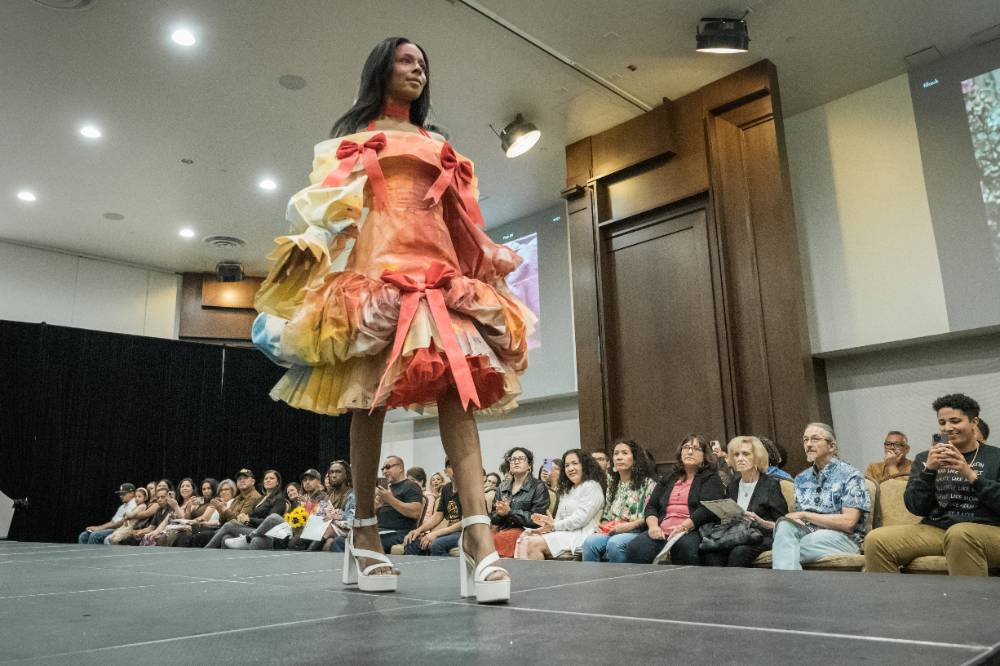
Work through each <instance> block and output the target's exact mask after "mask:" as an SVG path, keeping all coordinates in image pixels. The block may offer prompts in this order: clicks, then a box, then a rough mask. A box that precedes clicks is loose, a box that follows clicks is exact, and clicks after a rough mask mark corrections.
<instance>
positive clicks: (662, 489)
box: [625, 434, 726, 565]
mask: <svg viewBox="0 0 1000 666" xmlns="http://www.w3.org/2000/svg"><path fill="white" fill-rule="evenodd" d="M725 496H726V489H725V488H724V487H723V485H722V479H720V478H719V475H718V473H717V472H716V469H715V460H714V457H713V456H712V451H711V449H710V448H709V440H707V439H706V438H705V437H704V436H703V435H696V434H691V435H688V436H687V437H685V438H684V439H683V440H681V443H680V445H679V446H678V447H677V454H676V462H675V463H674V467H673V469H672V470H671V471H670V472H669V473H668V474H667V475H665V476H664V477H663V478H662V479H661V480H660V482H659V483H657V484H656V487H655V488H654V489H653V494H652V496H650V498H649V503H648V504H647V505H646V511H645V513H644V519H645V521H646V532H645V533H644V534H640V535H639V536H637V537H636V538H635V539H632V541H631V542H630V543H629V544H628V547H627V548H626V550H625V561H627V562H632V563H634V564H649V563H651V562H652V561H653V560H654V559H655V558H656V556H657V554H658V553H659V552H660V550H662V549H663V546H664V545H665V544H666V542H667V541H668V540H670V539H671V538H673V537H675V536H678V535H680V536H679V538H678V540H677V541H675V542H674V544H673V546H672V547H671V548H670V561H671V563H672V564H695V565H699V564H701V551H700V547H701V535H700V534H699V533H698V528H699V527H701V526H702V525H705V524H706V523H711V522H718V520H719V518H718V516H716V515H715V514H714V513H712V512H711V511H709V510H708V509H706V508H705V507H703V506H702V505H701V502H702V501H704V500H717V499H722V498H723V497H725Z"/></svg>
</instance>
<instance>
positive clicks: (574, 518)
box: [517, 449, 607, 560]
mask: <svg viewBox="0 0 1000 666" xmlns="http://www.w3.org/2000/svg"><path fill="white" fill-rule="evenodd" d="M606 483H607V475H606V474H605V473H604V470H603V469H602V468H601V466H600V465H598V464H597V461H596V460H594V459H593V458H592V457H591V455H590V454H589V453H587V452H586V451H583V450H582V449H570V450H569V451H567V452H566V453H564V454H563V458H562V474H561V475H560V477H559V510H558V511H557V512H556V516H555V518H552V517H550V516H547V515H544V514H537V513H536V514H533V515H532V516H531V520H533V521H534V522H535V523H536V524H537V525H539V527H538V529H533V530H526V531H525V532H524V535H523V536H522V537H521V543H520V547H519V548H518V549H517V551H518V553H519V554H520V555H521V556H522V557H523V558H524V559H528V560H544V559H545V558H547V557H558V556H559V555H562V554H563V553H574V554H575V553H579V552H580V547H581V546H582V545H583V542H584V540H585V539H586V538H587V537H588V536H590V535H591V534H593V533H594V530H595V529H597V525H598V523H599V522H600V519H601V512H602V511H603V510H604V486H605V484H606Z"/></svg>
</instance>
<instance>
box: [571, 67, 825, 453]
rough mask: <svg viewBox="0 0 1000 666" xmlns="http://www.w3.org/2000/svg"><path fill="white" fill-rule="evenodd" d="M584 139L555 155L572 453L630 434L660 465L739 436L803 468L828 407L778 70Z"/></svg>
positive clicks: (705, 91) (733, 81) (731, 79)
mask: <svg viewBox="0 0 1000 666" xmlns="http://www.w3.org/2000/svg"><path fill="white" fill-rule="evenodd" d="M589 139H590V141H589V143H588V142H587V140H586V139H585V140H583V141H580V142H577V143H575V144H573V145H572V146H569V147H567V174H568V176H567V186H568V187H573V188H576V189H573V190H567V192H566V193H565V195H566V197H567V210H568V211H569V215H568V217H569V220H570V248H571V249H570V251H571V263H572V271H573V303H574V321H575V324H576V340H577V371H578V377H579V396H580V421H581V438H582V440H583V445H584V446H585V448H588V449H598V448H604V445H605V443H606V440H607V437H608V436H610V435H629V436H638V435H639V433H641V437H642V438H646V439H647V440H652V441H655V442H657V443H655V444H652V446H653V447H654V448H656V450H657V451H660V448H659V447H660V446H661V444H660V443H659V442H661V441H663V440H667V441H669V440H670V439H671V438H675V437H677V436H678V433H681V434H682V433H684V432H687V431H690V430H694V429H704V430H707V431H709V434H711V435H712V436H715V437H719V438H720V439H722V438H729V437H732V436H735V435H736V434H745V433H749V434H758V435H767V436H770V437H773V438H775V439H776V440H777V441H778V442H779V443H781V444H783V445H784V446H785V448H787V449H788V451H789V454H790V465H789V467H790V468H791V469H792V470H793V471H795V470H797V469H800V468H801V467H802V466H804V461H803V460H802V451H801V447H800V446H798V440H799V438H800V437H801V433H802V427H803V426H804V425H805V423H806V422H808V421H810V420H815V419H817V418H821V419H828V418H829V402H828V398H827V394H826V383H825V378H824V376H823V366H822V364H821V363H815V362H814V361H813V359H812V357H811V354H810V350H809V337H808V330H807V328H806V326H807V323H806V316H805V305H804V303H805V300H804V293H803V286H802V274H801V267H800V266H799V253H798V241H797V238H796V230H795V225H794V220H793V217H792V206H791V193H790V192H791V189H790V187H789V179H788V172H787V159H786V156H785V151H784V144H783V141H782V129H781V104H780V96H779V92H778V83H777V75H776V72H775V70H774V66H773V65H772V64H771V63H769V62H767V61H761V62H758V63H756V64H755V65H752V66H751V67H748V68H746V69H744V70H741V71H739V72H736V73H734V74H732V75H730V76H727V77H725V78H723V79H720V80H719V81H716V82H714V83H712V84H710V85H708V86H706V87H704V88H702V89H700V90H698V91H695V92H693V93H691V94H689V95H686V96H685V97H683V98H681V99H679V100H675V101H673V102H666V103H665V104H664V105H663V106H661V107H657V108H656V109H654V110H653V111H650V112H649V113H647V114H644V115H643V116H640V117H638V118H635V119H633V120H630V121H628V122H627V123H623V124H622V125H619V126H618V127H615V128H611V129H609V130H607V131H605V132H601V133H600V134H597V135H594V136H593V137H589ZM588 154H589V157H590V160H591V162H590V164H589V165H588V164H586V163H585V162H586V159H587V157H588ZM588 173H589V174H590V175H589V181H588V186H587V187H586V188H582V187H581V186H582V185H583V182H582V181H583V179H584V176H585V175H586V174H588ZM679 202H684V203H679ZM698 210H700V211H701V212H700V213H699V212H698ZM681 220H683V222H681ZM672 225H673V226H672ZM685 225H686V226H685ZM625 239H630V240H625ZM640 239H641V240H640ZM633 241H634V242H633ZM598 258H600V260H598ZM651 347H652V348H655V349H656V350H657V351H656V352H651V351H650V348H651ZM685 390H686V391H688V392H689V393H690V392H695V393H697V394H698V395H699V396H700V398H701V402H700V403H698V404H695V402H693V401H692V402H691V403H690V404H689V403H688V402H687V400H689V395H686V394H685V393H684V391H685ZM678 406H679V407H678ZM671 410H672V411H671ZM623 430H628V431H629V432H622V431H623ZM675 430H676V432H675ZM674 443H675V442H674ZM647 444H650V442H647ZM670 445H672V444H669V445H668V447H669V446H670Z"/></svg>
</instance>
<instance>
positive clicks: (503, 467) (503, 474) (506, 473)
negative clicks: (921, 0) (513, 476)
mask: <svg viewBox="0 0 1000 666" xmlns="http://www.w3.org/2000/svg"><path fill="white" fill-rule="evenodd" d="M504 481H510V464H509V463H508V462H507V461H506V460H502V461H500V483H503V482H504ZM500 483H498V484H497V486H499V485H500Z"/></svg>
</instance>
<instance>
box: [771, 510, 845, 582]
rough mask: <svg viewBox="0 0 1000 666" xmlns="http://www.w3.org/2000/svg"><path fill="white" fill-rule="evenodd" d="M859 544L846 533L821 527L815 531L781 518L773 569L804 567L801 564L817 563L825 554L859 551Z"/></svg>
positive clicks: (774, 548) (773, 553)
mask: <svg viewBox="0 0 1000 666" xmlns="http://www.w3.org/2000/svg"><path fill="white" fill-rule="evenodd" d="M860 550H861V549H860V548H858V544H856V543H854V540H853V539H851V537H850V536H849V535H847V534H845V533H844V532H839V531H837V530H824V529H818V530H815V531H813V532H810V531H809V530H806V529H803V528H802V527H799V526H798V525H796V524H795V523H793V522H791V521H789V520H780V521H778V525H777V527H775V528H774V545H772V546H771V558H772V564H771V568H772V569H785V570H796V569H802V564H803V563H806V562H815V561H816V560H818V559H819V558H821V557H824V556H826V555H838V554H842V553H851V554H856V553H858V552H860Z"/></svg>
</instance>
